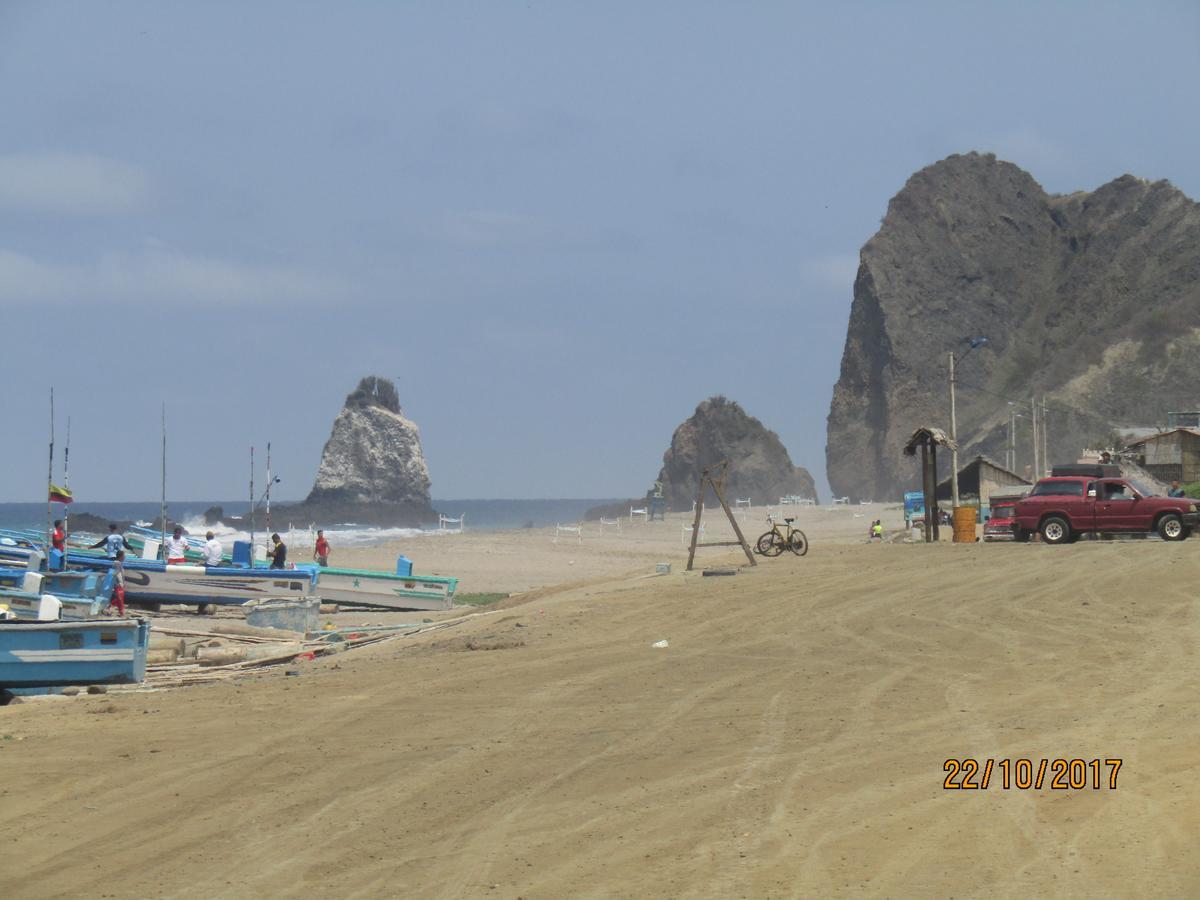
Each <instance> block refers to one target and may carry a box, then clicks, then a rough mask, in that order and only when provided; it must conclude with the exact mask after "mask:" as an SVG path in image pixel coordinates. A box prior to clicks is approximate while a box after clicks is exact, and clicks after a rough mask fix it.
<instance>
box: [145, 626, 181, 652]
mask: <svg viewBox="0 0 1200 900" xmlns="http://www.w3.org/2000/svg"><path fill="white" fill-rule="evenodd" d="M148 647H149V649H150V650H151V651H154V650H174V651H175V654H176V655H177V656H183V652H184V650H185V649H186V648H185V646H184V643H183V638H179V637H172V636H171V635H168V634H155V633H154V631H153V630H151V632H150V643H149V645H148Z"/></svg>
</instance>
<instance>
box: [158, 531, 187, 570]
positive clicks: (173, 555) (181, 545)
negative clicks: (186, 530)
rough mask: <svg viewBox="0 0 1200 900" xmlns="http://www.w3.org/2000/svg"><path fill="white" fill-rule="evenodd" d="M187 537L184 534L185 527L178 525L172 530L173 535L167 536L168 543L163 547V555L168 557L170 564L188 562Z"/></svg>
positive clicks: (176, 564) (175, 564)
mask: <svg viewBox="0 0 1200 900" xmlns="http://www.w3.org/2000/svg"><path fill="white" fill-rule="evenodd" d="M187 548H188V542H187V538H185V537H184V536H183V528H181V527H180V526H178V525H176V526H175V530H174V531H172V532H171V536H170V537H169V538H167V544H166V546H165V547H164V548H163V555H164V556H165V557H166V559H167V565H168V566H179V565H182V564H183V563H185V562H187Z"/></svg>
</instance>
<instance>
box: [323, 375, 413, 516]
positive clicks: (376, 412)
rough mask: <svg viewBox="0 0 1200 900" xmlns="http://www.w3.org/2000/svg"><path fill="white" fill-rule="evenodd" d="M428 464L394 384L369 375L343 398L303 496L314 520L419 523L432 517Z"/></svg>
mask: <svg viewBox="0 0 1200 900" xmlns="http://www.w3.org/2000/svg"><path fill="white" fill-rule="evenodd" d="M429 484H430V482H429V468H428V467H427V466H426V464H425V456H424V454H423V453H422V452H421V436H420V432H419V430H418V429H417V426H416V424H415V423H413V422H411V421H410V420H408V419H406V418H405V417H404V414H403V413H402V412H401V410H400V397H399V395H398V394H397V393H396V388H395V386H394V385H393V384H392V383H391V381H389V380H388V379H386V378H379V377H375V376H372V377H368V378H364V379H363V380H362V381H361V382H359V384H358V387H357V388H356V389H355V390H354V392H353V393H351V394H350V396H348V397H347V398H346V403H345V406H343V408H342V411H341V412H340V413H339V414H338V417H337V419H335V420H334V423H333V431H332V433H331V434H330V435H329V440H328V441H326V443H325V449H324V450H323V451H322V453H321V464H320V466H319V468H318V469H317V480H316V483H315V484H314V485H313V489H312V491H311V492H310V493H309V495H308V498H307V499H306V500H305V501H304V503H303V507H304V510H305V513H306V514H307V515H310V516H312V517H313V519H314V520H317V519H319V520H323V521H326V522H329V521H354V522H361V523H364V524H387V525H418V524H421V523H423V522H428V521H431V520H432V519H434V518H435V513H434V511H433V507H432V505H431V503H430V497H429Z"/></svg>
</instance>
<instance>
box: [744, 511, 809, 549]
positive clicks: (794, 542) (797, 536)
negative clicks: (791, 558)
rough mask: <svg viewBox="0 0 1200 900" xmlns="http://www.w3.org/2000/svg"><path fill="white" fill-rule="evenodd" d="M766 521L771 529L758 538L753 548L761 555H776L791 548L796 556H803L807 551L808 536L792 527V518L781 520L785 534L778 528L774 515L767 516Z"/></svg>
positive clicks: (793, 520)
mask: <svg viewBox="0 0 1200 900" xmlns="http://www.w3.org/2000/svg"><path fill="white" fill-rule="evenodd" d="M767 521H768V522H770V523H771V530H770V531H768V532H766V533H765V534H763V536H762V537H760V538H759V539H758V544H757V545H756V547H755V549H757V550H758V552H759V553H761V554H762V555H763V556H778V555H779V554H780V553H782V552H783V551H784V550H785V549H786V550H791V551H792V552H793V553H795V554H796V555H797V556H803V555H804V554H805V553H807V552H808V538H806V537H805V536H804V532H803V531H801V530H800V529H799V528H793V527H792V523H793V522H795V521H796V520H795V519H794V518H787V519H784V520H783V522H784V525H785V526H786V528H787V533H786V534H785V533H784V532H782V531H780V530H779V525H778V524H776V522H775V518H774V516H767Z"/></svg>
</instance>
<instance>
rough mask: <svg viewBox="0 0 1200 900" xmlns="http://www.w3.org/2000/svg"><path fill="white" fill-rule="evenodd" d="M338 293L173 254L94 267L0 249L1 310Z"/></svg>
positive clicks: (325, 283)
mask: <svg viewBox="0 0 1200 900" xmlns="http://www.w3.org/2000/svg"><path fill="white" fill-rule="evenodd" d="M342 293H344V286H343V285H341V284H339V283H337V282H336V281H334V280H332V279H329V278H326V277H323V276H320V275H317V274H315V273H312V272H307V271H305V270H303V269H299V268H293V267H287V266H265V265H249V264H243V263H237V262H230V261H228V260H221V259H209V258H205V257H200V256H189V255H186V254H182V253H177V252H171V251H162V250H151V251H148V252H143V253H137V254H126V253H110V254H107V255H105V256H103V257H101V258H100V259H99V260H98V261H97V262H95V263H89V264H75V263H66V264H55V263H47V262H44V261H41V260H37V259H34V258H33V257H30V256H25V255H23V254H20V253H14V252H12V251H8V250H4V249H0V305H2V304H10V305H16V304H21V303H67V304H69V303H72V302H75V301H93V300H97V299H104V300H109V301H114V302H118V303H121V302H127V303H135V304H136V303H147V302H156V301H167V300H174V301H180V302H184V303H186V302H196V303H200V302H204V303H229V304H242V303H277V302H294V301H300V302H306V301H317V300H327V299H330V297H331V296H336V295H339V294H342Z"/></svg>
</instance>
